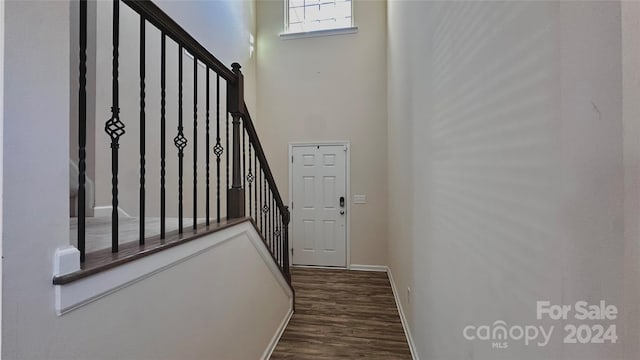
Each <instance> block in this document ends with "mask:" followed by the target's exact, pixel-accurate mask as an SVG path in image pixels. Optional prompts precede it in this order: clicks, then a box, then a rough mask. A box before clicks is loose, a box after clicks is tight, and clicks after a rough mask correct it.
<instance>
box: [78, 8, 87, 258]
mask: <svg viewBox="0 0 640 360" xmlns="http://www.w3.org/2000/svg"><path fill="white" fill-rule="evenodd" d="M79 5H80V29H79V30H80V41H79V44H80V54H79V56H80V64H79V69H78V70H79V79H78V81H79V83H80V87H79V90H78V199H77V200H78V203H77V208H78V251H80V262H84V255H85V217H86V214H85V209H86V200H85V199H86V190H85V183H86V180H87V178H86V171H87V162H86V161H87V160H86V159H87V0H80V4H79Z"/></svg>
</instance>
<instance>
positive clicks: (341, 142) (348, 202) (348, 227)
mask: <svg viewBox="0 0 640 360" xmlns="http://www.w3.org/2000/svg"><path fill="white" fill-rule="evenodd" d="M306 146H345V147H346V149H347V151H346V152H345V155H344V156H345V167H346V169H345V182H346V184H345V185H346V194H345V198H346V202H345V204H346V212H347V219H346V221H345V231H346V234H345V236H346V241H345V246H346V247H347V248H346V257H347V259H346V260H347V261H346V264H345V266H344V267H341V266H340V267H335V266H331V267H328V268H331V269H349V267H350V266H351V143H350V142H349V141H348V140H333V141H292V142H290V143H289V158H288V159H287V161H288V163H289V200H288V204H287V205H289V209H291V210H290V211H291V212H292V211H293V209H292V207H291V203H292V199H293V166H291V164H292V161H291V160H289V159H292V157H293V148H294V147H306ZM291 219H292V220H293V216H291ZM289 239H290V241H289V256H290V259H291V261H290V264H291V266H293V241H294V239H293V222H289ZM296 266H298V265H296ZM299 266H304V265H299ZM313 267H314V268H322V267H323V266H313Z"/></svg>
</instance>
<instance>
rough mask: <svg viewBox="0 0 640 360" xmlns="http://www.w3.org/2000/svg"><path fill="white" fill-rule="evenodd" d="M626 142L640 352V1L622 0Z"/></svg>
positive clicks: (629, 290)
mask: <svg viewBox="0 0 640 360" xmlns="http://www.w3.org/2000/svg"><path fill="white" fill-rule="evenodd" d="M622 75H623V76H622V79H623V82H622V85H623V88H622V89H623V93H622V95H623V98H622V100H623V108H622V109H623V130H624V133H623V136H624V139H623V144H624V170H625V174H624V176H625V178H624V190H625V193H624V194H625V195H624V207H625V208H624V211H625V213H624V235H625V248H624V254H625V258H624V266H625V268H624V288H625V302H624V306H625V310H626V311H627V319H628V323H627V324H626V328H625V330H624V331H625V333H627V334H630V336H629V340H628V341H627V343H626V346H627V348H626V354H628V355H629V357H630V358H631V356H630V355H632V354H640V301H639V299H640V282H639V281H638V278H639V277H640V217H639V216H638V214H640V182H639V181H638V179H640V122H639V121H638V119H639V118H640V3H639V2H635V1H624V2H622Z"/></svg>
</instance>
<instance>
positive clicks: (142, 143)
mask: <svg viewBox="0 0 640 360" xmlns="http://www.w3.org/2000/svg"><path fill="white" fill-rule="evenodd" d="M145 36H146V35H145V19H144V17H143V16H142V15H140V245H144V220H145V211H144V210H145V208H144V206H145V188H144V185H145V134H146V127H145V126H146V124H145V120H146V119H145V41H146V38H145Z"/></svg>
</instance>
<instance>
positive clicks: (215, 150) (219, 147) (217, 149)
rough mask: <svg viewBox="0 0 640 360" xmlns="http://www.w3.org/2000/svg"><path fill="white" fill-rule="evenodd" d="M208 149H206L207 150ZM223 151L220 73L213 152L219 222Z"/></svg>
mask: <svg viewBox="0 0 640 360" xmlns="http://www.w3.org/2000/svg"><path fill="white" fill-rule="evenodd" d="M207 151H208V150H207ZM223 152H224V149H223V148H222V145H221V144H220V75H218V76H217V78H216V145H215V146H214V147H213V153H214V154H215V155H216V174H217V176H216V211H217V222H218V223H219V222H220V156H221V155H222V153H223Z"/></svg>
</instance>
